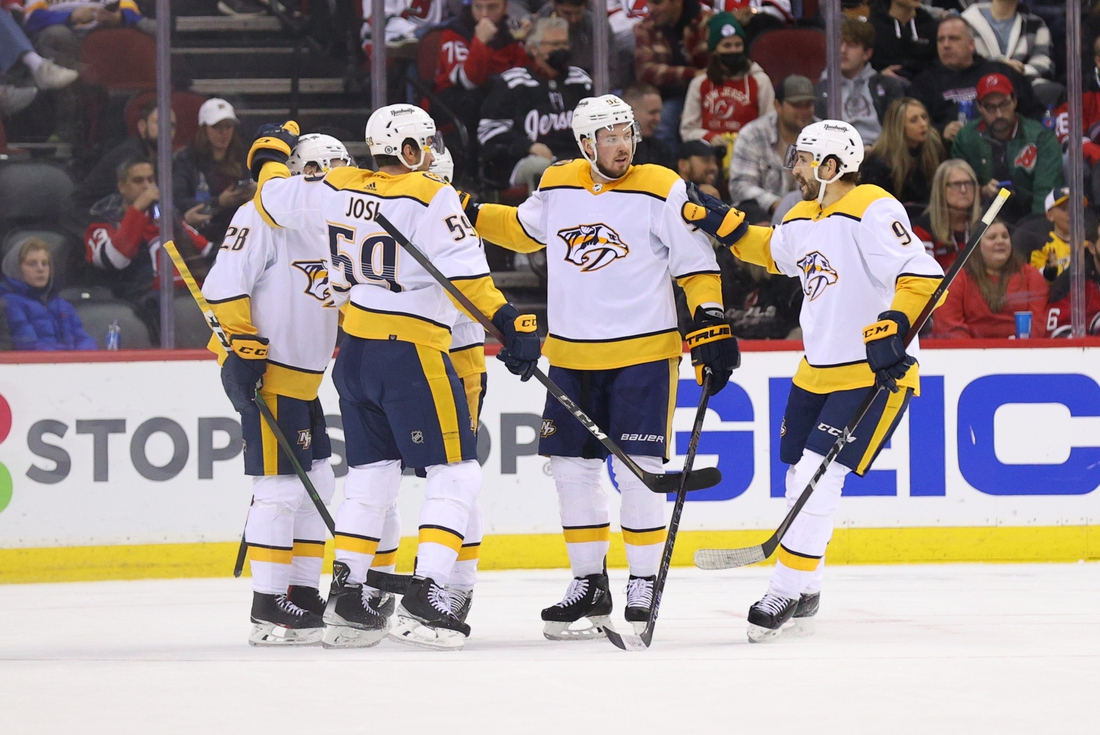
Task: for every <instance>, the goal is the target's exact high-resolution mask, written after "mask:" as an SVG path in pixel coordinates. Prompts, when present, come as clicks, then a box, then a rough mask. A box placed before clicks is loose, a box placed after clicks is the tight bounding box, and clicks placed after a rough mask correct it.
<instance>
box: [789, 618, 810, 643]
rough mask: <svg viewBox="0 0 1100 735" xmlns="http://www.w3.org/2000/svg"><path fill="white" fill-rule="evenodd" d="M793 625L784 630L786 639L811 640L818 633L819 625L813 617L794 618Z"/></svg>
mask: <svg viewBox="0 0 1100 735" xmlns="http://www.w3.org/2000/svg"><path fill="white" fill-rule="evenodd" d="M791 623H792V624H791V625H789V626H787V627H786V628H783V637H784V638H809V637H810V636H812V635H813V634H814V633H815V632H817V623H816V622H814V618H813V617H809V618H792V620H791Z"/></svg>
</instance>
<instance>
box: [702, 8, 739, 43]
mask: <svg viewBox="0 0 1100 735" xmlns="http://www.w3.org/2000/svg"><path fill="white" fill-rule="evenodd" d="M707 32H708V36H707V47H708V48H709V49H710V51H711V53H713V52H714V49H716V48H717V47H718V42H719V41H721V40H722V39H723V38H728V37H729V36H740V37H741V40H742V41H745V29H744V28H743V27H742V26H741V24H740V23H738V22H737V18H735V17H734V15H733V13H718V14H717V15H715V16H714V17H713V18H711V19H710V20H708V21H707Z"/></svg>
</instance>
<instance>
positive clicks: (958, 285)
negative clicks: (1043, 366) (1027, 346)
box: [932, 219, 1050, 339]
mask: <svg viewBox="0 0 1100 735" xmlns="http://www.w3.org/2000/svg"><path fill="white" fill-rule="evenodd" d="M1049 293H1050V288H1049V287H1048V286H1047V282H1046V279H1044V278H1043V274H1042V273H1040V272H1039V271H1037V270H1036V269H1035V268H1033V267H1032V266H1031V265H1030V264H1028V263H1026V262H1024V259H1023V258H1022V257H1020V254H1019V253H1017V252H1016V251H1015V250H1014V249H1013V248H1012V236H1011V235H1010V233H1009V230H1008V225H1007V224H1006V223H1005V221H1004V220H1002V219H997V220H994V222H993V224H991V225H990V226H989V228H988V229H986V231H985V234H984V235H982V239H981V243H980V244H979V245H978V249H977V250H976V251H975V252H974V255H972V256H971V257H970V259H969V260H968V261H967V262H966V265H965V266H963V269H962V270H961V271H959V276H958V278H957V279H956V280H955V283H953V284H952V285H951V289H950V291H948V293H947V300H946V301H945V302H944V304H943V306H941V307H940V308H939V309H937V310H936V316H935V324H934V326H933V331H932V335H933V336H934V337H943V338H947V339H988V338H1000V339H1004V338H1007V337H1012V336H1014V335H1015V334H1016V316H1015V313H1016V312H1018V311H1030V312H1031V336H1032V337H1036V338H1042V337H1046V336H1047V330H1046V317H1047V296H1048V295H1049Z"/></svg>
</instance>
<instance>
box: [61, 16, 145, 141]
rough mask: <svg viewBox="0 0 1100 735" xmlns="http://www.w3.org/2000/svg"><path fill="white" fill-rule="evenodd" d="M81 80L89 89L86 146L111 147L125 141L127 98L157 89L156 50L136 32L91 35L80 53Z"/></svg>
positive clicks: (115, 30) (124, 30)
mask: <svg viewBox="0 0 1100 735" xmlns="http://www.w3.org/2000/svg"><path fill="white" fill-rule="evenodd" d="M80 68H81V74H80V76H81V79H82V80H83V82H84V83H85V84H86V85H87V86H88V88H89V95H88V100H87V103H86V114H87V121H88V126H87V131H88V136H87V143H88V144H89V145H90V146H95V145H96V144H97V143H100V142H102V143H103V144H104V145H108V146H109V145H114V144H115V143H118V142H120V141H121V139H122V138H124V137H125V135H124V131H123V129H122V120H121V117H122V113H123V110H124V109H125V107H126V102H127V100H128V98H129V97H131V96H132V95H134V94H135V93H137V92H140V91H144V90H148V89H154V88H156V86H157V46H156V42H155V41H154V40H153V39H152V38H151V37H149V36H148V35H146V34H144V33H142V32H141V31H139V30H137V29H136V28H102V29H99V30H95V31H92V32H91V33H89V34H88V36H87V38H85V39H84V42H83V45H82V46H81V49H80Z"/></svg>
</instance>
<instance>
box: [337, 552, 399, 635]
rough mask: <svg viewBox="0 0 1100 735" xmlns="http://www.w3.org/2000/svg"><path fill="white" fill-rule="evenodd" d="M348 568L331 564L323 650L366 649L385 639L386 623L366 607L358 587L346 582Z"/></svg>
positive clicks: (365, 598) (366, 595)
mask: <svg viewBox="0 0 1100 735" xmlns="http://www.w3.org/2000/svg"><path fill="white" fill-rule="evenodd" d="M349 572H350V570H349V569H348V565H347V564H344V563H342V562H338V561H334V562H333V563H332V588H331V590H330V591H329V596H328V604H327V605H326V606H325V615H324V622H325V633H324V637H323V638H322V639H321V645H322V646H324V647H325V648H369V647H370V646H377V645H378V644H379V643H381V642H382V639H383V638H385V637H386V631H388V630H389V627H390V621H389V619H388V618H386V617H385V616H383V615H380V614H379V613H378V611H377V610H376V609H375V608H373V607H372V606H371V605H370V604H369V593H368V592H367V590H365V589H364V588H363V585H361V584H354V583H351V582H348V574H349Z"/></svg>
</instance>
